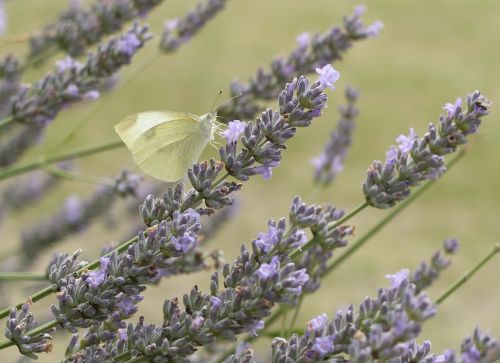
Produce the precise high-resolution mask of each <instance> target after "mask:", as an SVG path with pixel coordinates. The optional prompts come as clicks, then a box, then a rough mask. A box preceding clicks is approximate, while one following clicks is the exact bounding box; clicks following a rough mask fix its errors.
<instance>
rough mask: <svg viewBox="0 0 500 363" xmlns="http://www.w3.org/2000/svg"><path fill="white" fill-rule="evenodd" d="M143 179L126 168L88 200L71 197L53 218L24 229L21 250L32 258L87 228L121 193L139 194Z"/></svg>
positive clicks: (28, 259)
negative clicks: (138, 188) (138, 186)
mask: <svg viewBox="0 0 500 363" xmlns="http://www.w3.org/2000/svg"><path fill="white" fill-rule="evenodd" d="M139 180H140V178H139V177H138V176H137V175H135V174H132V173H129V172H127V171H124V172H122V173H121V174H120V175H119V176H118V177H117V178H116V180H115V183H114V185H113V186H110V185H101V186H99V188H98V189H97V190H96V192H95V193H94V195H92V196H91V197H90V198H89V200H87V201H84V200H82V199H80V198H79V197H78V196H76V195H73V196H70V197H68V198H67V199H66V200H65V202H64V205H63V208H62V209H61V210H60V211H59V212H57V213H56V214H55V215H54V216H53V217H51V218H49V219H47V220H45V221H43V222H41V223H39V224H38V225H34V226H32V227H30V228H27V229H25V230H24V231H23V233H22V237H21V240H22V241H21V252H22V254H23V255H24V256H25V257H26V260H27V261H30V260H32V259H33V257H35V256H37V255H38V254H39V253H41V252H42V251H44V250H45V249H47V248H48V247H49V246H51V245H52V244H54V243H56V242H57V241H60V240H62V239H63V238H65V237H67V236H68V235H70V234H72V233H75V232H78V231H81V230H83V229H84V228H86V227H87V226H88V225H89V224H90V222H91V221H92V220H93V219H95V218H97V217H98V216H101V215H102V214H103V213H105V212H106V211H107V210H109V208H111V206H112V205H113V203H114V202H115V201H116V197H117V196H122V197H126V196H128V195H132V196H133V195H135V189H136V187H137V184H138V182H139Z"/></svg>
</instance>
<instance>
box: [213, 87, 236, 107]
mask: <svg viewBox="0 0 500 363" xmlns="http://www.w3.org/2000/svg"><path fill="white" fill-rule="evenodd" d="M221 94H222V91H220V92H219V96H220V95H221ZM241 96H243V93H238V94H237V95H235V96H233V97H230V98H227V99H225V100H224V101H222V102H221V103H219V104H218V105H217V106H215V107H214V108H212V109H215V110H218V109H219V108H220V106H222V105H224V104H225V103H227V102H229V101H232V100H234V99H236V98H238V97H241Z"/></svg>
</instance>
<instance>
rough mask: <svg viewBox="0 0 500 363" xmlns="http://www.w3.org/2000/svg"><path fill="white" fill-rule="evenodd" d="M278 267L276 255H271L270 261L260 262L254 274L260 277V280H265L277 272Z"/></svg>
mask: <svg viewBox="0 0 500 363" xmlns="http://www.w3.org/2000/svg"><path fill="white" fill-rule="evenodd" d="M279 269H280V264H279V261H278V257H273V259H272V260H271V262H270V263H263V264H261V265H260V267H259V269H258V270H257V271H256V274H257V275H258V276H259V277H260V279H261V280H263V281H266V280H269V279H271V278H272V277H273V276H274V275H276V274H277V273H279Z"/></svg>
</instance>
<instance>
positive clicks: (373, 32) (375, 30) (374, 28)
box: [365, 21, 384, 38]
mask: <svg viewBox="0 0 500 363" xmlns="http://www.w3.org/2000/svg"><path fill="white" fill-rule="evenodd" d="M383 27H384V23H382V22H381V21H376V22H374V23H373V24H372V25H369V26H368V27H366V30H365V31H366V35H367V36H369V37H372V38H376V37H378V35H379V33H380V31H381V30H382V28H383Z"/></svg>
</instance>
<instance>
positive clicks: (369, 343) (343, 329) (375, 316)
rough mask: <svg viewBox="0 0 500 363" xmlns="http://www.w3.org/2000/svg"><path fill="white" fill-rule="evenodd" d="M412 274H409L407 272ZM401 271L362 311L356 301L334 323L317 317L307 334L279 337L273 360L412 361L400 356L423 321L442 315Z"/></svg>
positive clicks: (338, 314) (418, 331)
mask: <svg viewBox="0 0 500 363" xmlns="http://www.w3.org/2000/svg"><path fill="white" fill-rule="evenodd" d="M403 275H406V276H403ZM407 276H408V275H407V273H406V274H401V276H400V277H401V278H399V279H398V283H397V284H396V285H397V286H396V285H394V284H393V287H391V288H390V289H386V288H380V289H379V290H378V294H377V298H375V299H372V298H367V299H365V300H364V301H363V302H362V303H361V304H360V305H359V309H357V311H356V310H355V309H354V307H353V306H352V305H351V306H349V307H348V308H347V309H346V310H345V311H339V312H337V314H336V315H335V318H334V319H332V320H331V321H329V322H326V321H325V317H324V316H319V317H316V318H315V319H313V320H311V322H309V323H308V324H307V326H306V329H305V332H304V334H303V335H302V336H298V335H296V334H294V335H292V337H291V338H289V339H288V340H285V339H282V338H275V339H274V340H273V344H272V360H271V361H272V362H273V363H278V362H288V361H290V362H319V361H329V362H330V361H331V362H336V361H339V362H342V361H345V358H346V356H348V357H349V361H350V362H363V363H364V362H366V363H368V362H400V363H403V362H410V361H408V360H400V358H401V357H403V356H405V355H406V353H407V352H408V350H409V347H410V346H411V344H414V342H413V339H415V338H416V337H417V336H418V334H419V333H420V331H421V327H422V324H423V322H424V321H425V320H427V319H429V318H430V317H432V316H433V315H434V314H435V313H436V308H435V306H434V305H433V304H431V302H430V301H429V299H428V297H427V296H426V295H425V294H424V293H419V292H417V291H416V290H415V288H414V286H413V285H412V284H410V282H409V280H408V277H407Z"/></svg>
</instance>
